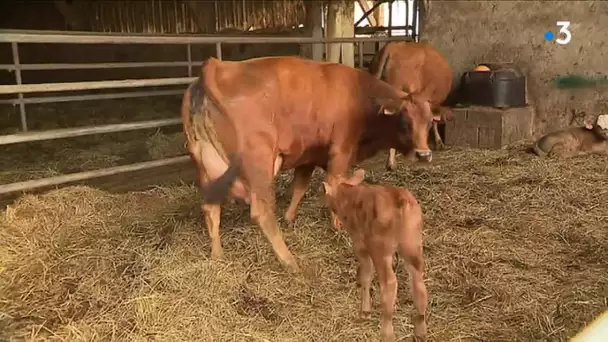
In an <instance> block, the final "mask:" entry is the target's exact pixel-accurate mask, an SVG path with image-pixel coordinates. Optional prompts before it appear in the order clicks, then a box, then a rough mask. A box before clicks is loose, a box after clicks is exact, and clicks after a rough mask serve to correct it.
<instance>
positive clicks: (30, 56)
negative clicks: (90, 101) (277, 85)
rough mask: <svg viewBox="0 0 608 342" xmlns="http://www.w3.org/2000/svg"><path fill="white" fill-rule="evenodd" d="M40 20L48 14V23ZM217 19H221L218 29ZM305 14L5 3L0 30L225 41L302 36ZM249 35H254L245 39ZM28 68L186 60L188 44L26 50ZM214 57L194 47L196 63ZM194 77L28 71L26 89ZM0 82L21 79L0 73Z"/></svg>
mask: <svg viewBox="0 0 608 342" xmlns="http://www.w3.org/2000/svg"><path fill="white" fill-rule="evenodd" d="M40 13H44V20H41V16H40ZM216 14H217V17H219V20H218V21H217V22H216ZM305 19H306V11H305V7H304V4H303V2H302V1H301V0H297V1H291V0H290V1H287V0H284V1H242V0H238V1H236V0H235V1H218V2H217V3H215V2H213V1H177V0H173V1H171V0H169V1H166V0H163V1H159V0H154V1H152V0H148V1H122V2H119V1H116V2H108V1H104V2H100V1H83V0H74V1H72V4H71V5H67V4H66V3H65V2H62V1H55V2H24V1H15V2H3V3H0V28H8V29H28V30H67V31H70V30H75V31H89V32H116V33H148V34H150V33H152V34H180V33H190V34H192V33H204V34H212V33H217V30H219V31H220V32H221V33H222V34H226V35H229V34H230V35H239V34H252V35H255V34H264V35H283V36H285V35H291V36H295V35H303V34H305V32H304V31H303V30H301V29H300V30H294V29H293V27H294V26H295V27H297V26H298V25H299V24H304V23H305ZM244 29H252V30H253V31H247V32H243V31H242V30H244ZM19 50H20V58H21V63H24V64H26V63H103V62H161V61H187V50H186V46H182V45H94V44H88V45H82V44H78V45H75V44H20V48H19ZM222 52H223V58H224V59H228V60H242V59H246V58H252V57H258V56H264V55H299V54H300V52H301V48H300V45H299V44H273V45H271V44H265V45H253V44H239V45H234V44H231V45H224V46H223V51H222ZM209 56H215V45H214V44H201V45H194V46H192V60H194V61H201V60H204V59H206V58H208V57H209ZM0 63H1V64H5V63H6V64H10V63H12V55H11V51H10V45H9V44H0ZM180 76H187V68H186V67H180V68H137V69H106V70H62V71H55V70H51V71H25V72H23V82H24V83H41V82H68V81H90V80H111V79H125V78H156V77H180ZM0 82H2V83H14V82H15V80H14V75H13V74H12V73H10V72H8V71H0Z"/></svg>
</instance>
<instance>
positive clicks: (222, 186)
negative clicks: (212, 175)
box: [191, 59, 242, 204]
mask: <svg viewBox="0 0 608 342" xmlns="http://www.w3.org/2000/svg"><path fill="white" fill-rule="evenodd" d="M214 63H217V62H216V61H211V59H208V60H207V61H205V62H204V63H203V66H202V67H201V75H200V77H199V79H198V80H197V82H196V83H195V84H193V85H192V90H191V91H192V93H193V95H194V94H195V93H196V94H197V95H200V96H193V97H192V98H193V99H192V100H191V101H192V102H191V108H192V111H193V112H196V111H200V110H202V108H201V107H202V99H203V96H204V95H207V96H208V98H209V100H211V101H212V102H213V104H214V105H215V106H216V107H217V108H218V110H219V112H220V113H221V114H222V115H223V116H225V117H226V119H227V120H228V122H230V126H231V127H232V132H231V133H232V134H233V136H234V137H236V141H237V144H236V146H237V151H236V153H233V154H230V155H229V156H228V169H227V170H226V171H225V172H224V173H223V174H222V175H221V176H220V177H218V178H216V179H214V180H210V181H209V182H208V183H207V184H205V185H203V186H201V197H202V202H203V203H204V204H220V203H221V202H222V201H223V200H224V199H225V198H226V197H228V195H229V194H230V191H231V189H232V185H233V184H234V182H236V180H237V179H238V177H239V176H240V174H241V170H242V160H241V156H240V153H241V151H242V149H241V139H240V137H239V135H238V134H237V130H236V126H235V123H234V121H233V120H232V118H231V117H230V115H228V112H227V110H226V107H225V106H224V105H223V104H222V101H221V100H222V97H221V92H220V91H219V89H218V88H217V83H216V81H215V71H216V69H217V66H216V65H210V64H214ZM205 90H206V92H205ZM196 99H198V100H196ZM197 101H198V102H197Z"/></svg>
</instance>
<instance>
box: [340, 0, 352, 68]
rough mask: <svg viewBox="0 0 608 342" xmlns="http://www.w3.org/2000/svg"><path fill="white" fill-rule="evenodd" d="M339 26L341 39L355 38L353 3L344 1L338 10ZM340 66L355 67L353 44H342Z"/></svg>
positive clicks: (347, 0)
mask: <svg viewBox="0 0 608 342" xmlns="http://www.w3.org/2000/svg"><path fill="white" fill-rule="evenodd" d="M340 17H341V18H340V20H339V22H340V25H341V26H342V32H341V33H342V37H348V38H353V37H355V26H354V25H355V2H354V1H352V0H350V1H349V0H345V1H344V2H343V3H342V6H341V8H340ZM341 50H342V64H344V65H348V66H350V67H354V66H355V45H354V44H353V43H342V49H341Z"/></svg>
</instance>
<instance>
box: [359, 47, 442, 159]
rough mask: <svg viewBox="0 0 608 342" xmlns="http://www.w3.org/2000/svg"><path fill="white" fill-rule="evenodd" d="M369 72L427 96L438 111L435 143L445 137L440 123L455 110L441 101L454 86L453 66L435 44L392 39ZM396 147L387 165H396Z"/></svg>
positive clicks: (374, 59)
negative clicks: (440, 130) (433, 45)
mask: <svg viewBox="0 0 608 342" xmlns="http://www.w3.org/2000/svg"><path fill="white" fill-rule="evenodd" d="M369 72H370V73H371V74H372V75H374V76H375V77H377V78H379V79H382V80H384V81H386V82H388V83H390V84H392V85H393V86H395V87H397V88H399V89H404V90H405V91H410V92H420V93H421V94H424V96H425V97H427V98H428V99H429V101H430V103H431V107H432V109H433V111H435V112H436V113H437V114H436V116H435V117H434V120H435V121H434V122H433V134H434V137H435V147H436V148H442V147H443V141H442V140H441V136H440V135H439V131H438V129H437V123H438V122H442V121H445V120H451V119H452V112H451V110H450V109H449V108H447V107H442V106H441V105H442V104H443V102H444V101H445V100H446V98H447V97H448V95H449V93H450V90H451V87H452V68H451V67H450V65H449V63H448V61H447V60H446V58H445V57H444V56H443V55H442V54H441V53H440V52H439V51H437V50H436V49H435V48H433V47H432V46H431V45H428V44H424V43H416V42H390V43H387V44H386V45H384V47H383V48H382V49H380V51H378V53H377V54H376V55H375V56H374V58H373V59H372V62H371V63H370V66H369ZM395 152H396V151H395V149H391V150H390V151H389V157H388V159H387V164H386V165H387V168H388V169H389V170H393V169H394V168H395Z"/></svg>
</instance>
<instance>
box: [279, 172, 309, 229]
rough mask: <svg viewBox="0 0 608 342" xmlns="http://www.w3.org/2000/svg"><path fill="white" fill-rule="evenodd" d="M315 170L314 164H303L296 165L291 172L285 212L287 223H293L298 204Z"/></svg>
mask: <svg viewBox="0 0 608 342" xmlns="http://www.w3.org/2000/svg"><path fill="white" fill-rule="evenodd" d="M314 170H315V166H314V165H304V166H299V167H297V168H296V169H295V170H294V172H293V181H292V183H291V191H292V192H291V202H289V207H288V208H287V211H286V212H285V220H286V221H287V222H288V223H289V224H293V222H294V221H295V220H296V216H297V215H298V205H299V204H300V201H301V200H302V197H304V194H305V193H306V190H307V189H308V186H309V185H310V178H311V177H312V173H313V172H314Z"/></svg>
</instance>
